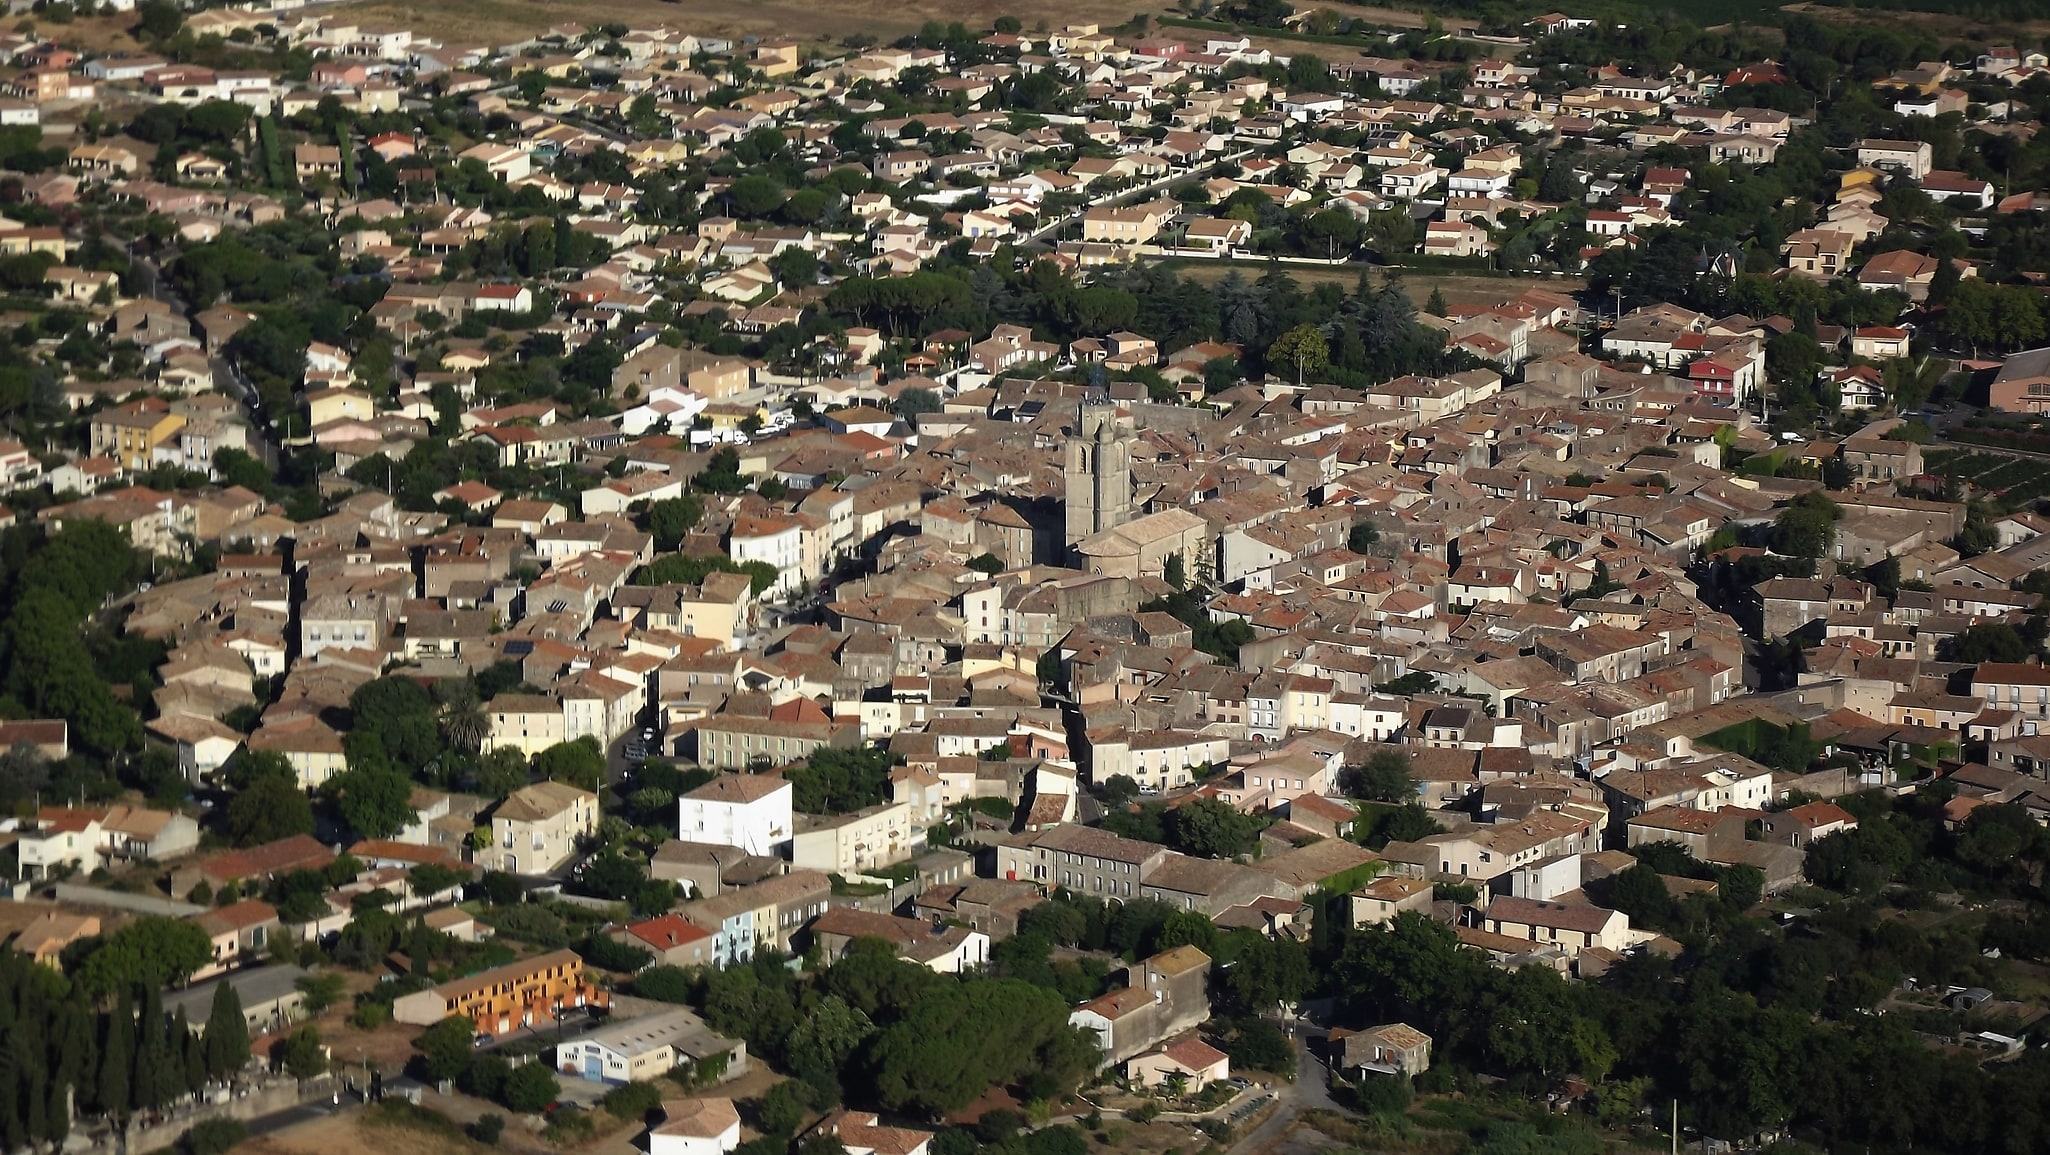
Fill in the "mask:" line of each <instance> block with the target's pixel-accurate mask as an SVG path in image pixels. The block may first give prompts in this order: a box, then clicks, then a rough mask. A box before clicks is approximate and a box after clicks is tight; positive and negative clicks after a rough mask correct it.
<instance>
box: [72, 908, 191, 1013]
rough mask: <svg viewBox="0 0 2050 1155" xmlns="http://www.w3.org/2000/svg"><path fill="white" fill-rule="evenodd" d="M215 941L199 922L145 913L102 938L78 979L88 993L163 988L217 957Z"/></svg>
mask: <svg viewBox="0 0 2050 1155" xmlns="http://www.w3.org/2000/svg"><path fill="white" fill-rule="evenodd" d="M213 953H214V951H213V940H212V939H210V938H208V937H207V933H206V932H205V931H204V930H201V929H200V928H199V926H198V925H197V924H195V923H191V922H187V921H185V920H183V919H175V918H165V917H163V916H161V915H153V914H152V915H143V916H142V917H141V918H138V919H136V920H135V921H134V922H131V923H129V924H128V925H126V926H124V927H122V928H121V929H120V930H117V931H115V932H114V933H113V934H111V935H108V936H107V937H106V938H104V939H101V940H100V944H99V946H98V947H96V948H95V949H94V950H93V952H92V953H91V954H89V955H87V956H86V957H85V962H84V963H83V965H81V966H80V967H79V970H78V974H77V978H78V981H79V983H80V984H81V985H83V986H84V987H85V989H86V990H88V991H90V992H92V993H94V994H108V993H112V992H114V991H121V990H129V989H132V988H134V987H137V986H144V987H157V988H161V987H163V986H164V985H165V984H166V983H170V982H173V981H176V980H178V979H183V978H185V977H186V976H187V975H190V974H191V973H192V972H193V971H196V970H198V969H199V968H200V967H202V966H204V965H206V964H207V963H208V962H209V961H211V960H212V959H213Z"/></svg>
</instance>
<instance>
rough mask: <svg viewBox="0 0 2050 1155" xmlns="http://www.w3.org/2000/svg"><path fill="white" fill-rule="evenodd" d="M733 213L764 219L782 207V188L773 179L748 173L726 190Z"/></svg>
mask: <svg viewBox="0 0 2050 1155" xmlns="http://www.w3.org/2000/svg"><path fill="white" fill-rule="evenodd" d="M726 197H727V200H728V201H729V202H730V203H731V204H732V205H733V211H734V212H735V213H737V214H739V215H740V216H743V217H765V216H768V215H769V214H770V213H772V212H775V211H776V210H777V209H778V208H781V207H782V205H783V199H784V194H783V186H782V185H780V184H778V183H777V182H776V179H775V178H774V177H769V176H764V175H762V174H760V173H749V174H748V175H746V176H743V177H741V178H740V179H739V180H736V181H734V182H733V184H732V186H731V187H729V188H728V189H727V190H726Z"/></svg>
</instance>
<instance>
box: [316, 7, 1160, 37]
mask: <svg viewBox="0 0 2050 1155" xmlns="http://www.w3.org/2000/svg"><path fill="white" fill-rule="evenodd" d="M342 9H343V10H344V11H347V12H349V13H351V14H353V15H355V16H356V17H358V18H359V19H362V20H366V21H370V22H385V23H391V24H399V25H403V26H405V27H408V28H412V29H415V30H417V31H420V32H423V33H426V34H428V35H431V36H440V37H446V38H449V39H455V40H466V41H475V40H485V41H491V40H498V39H506V38H512V37H516V36H520V35H524V34H527V33H532V32H537V31H540V30H541V29H544V28H547V27H549V26H550V25H554V24H562V23H568V22H573V21H574V22H582V23H586V24H596V23H605V22H608V21H619V22H622V23H643V22H655V23H666V24H671V25H674V26H675V27H678V28H682V29H686V30H689V31H694V32H708V33H718V34H722V35H742V34H754V35H761V36H788V37H791V38H794V39H797V40H817V39H827V40H831V39H836V38H838V37H841V36H846V35H850V34H852V33H857V32H860V33H867V34H869V35H871V36H875V37H878V38H881V39H888V38H892V37H896V36H901V35H903V34H904V33H907V32H915V31H917V29H918V27H919V26H920V25H921V24H924V23H925V22H926V21H928V20H939V21H944V22H953V21H956V20H958V21H960V22H961V23H963V24H966V25H967V26H968V27H969V28H971V29H987V28H988V27H989V26H990V24H991V23H992V22H994V21H995V20H996V18H997V17H999V16H1016V17H1018V18H1019V19H1020V20H1022V21H1024V22H1025V27H1026V28H1028V29H1031V28H1036V27H1042V26H1043V27H1046V28H1059V27H1061V26H1063V25H1066V24H1074V23H1084V22H1094V23H1096V24H1099V25H1103V26H1105V27H1110V26H1113V25H1118V24H1123V23H1124V22H1125V21H1127V20H1130V19H1131V18H1132V16H1133V14H1134V13H1138V12H1149V13H1150V12H1159V11H1164V10H1165V6H1164V5H1161V4H1158V3H1154V2H1152V0H1025V2H1021V0H687V2H679V3H669V2H667V0H438V2H435V3H424V2H417V0H416V2H408V0H363V2H362V3H357V4H345V5H343V6H342Z"/></svg>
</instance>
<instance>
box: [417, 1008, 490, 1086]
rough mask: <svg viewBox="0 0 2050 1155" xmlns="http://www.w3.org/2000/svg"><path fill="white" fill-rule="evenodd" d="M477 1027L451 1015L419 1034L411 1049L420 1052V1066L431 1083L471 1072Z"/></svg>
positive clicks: (465, 1018)
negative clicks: (473, 1040)
mask: <svg viewBox="0 0 2050 1155" xmlns="http://www.w3.org/2000/svg"><path fill="white" fill-rule="evenodd" d="M476 1030H477V1028H476V1024H474V1023H472V1022H471V1021H470V1019H469V1017H468V1016H466V1015H450V1016H448V1017H447V1018H445V1019H443V1020H441V1021H440V1022H438V1023H436V1024H434V1025H433V1026H431V1027H429V1028H427V1029H426V1030H425V1031H422V1032H421V1033H420V1037H418V1038H416V1039H414V1040H413V1049H414V1050H416V1051H419V1052H420V1066H421V1070H422V1071H424V1072H425V1073H426V1075H427V1077H428V1078H429V1079H430V1080H433V1081H434V1082H441V1081H443V1080H447V1079H454V1078H456V1077H458V1076H460V1075H461V1074H462V1073H463V1072H464V1071H467V1070H469V1069H470V1061H471V1059H473V1058H474V1057H475V1047H474V1046H472V1039H473V1037H474V1036H475V1034H476Z"/></svg>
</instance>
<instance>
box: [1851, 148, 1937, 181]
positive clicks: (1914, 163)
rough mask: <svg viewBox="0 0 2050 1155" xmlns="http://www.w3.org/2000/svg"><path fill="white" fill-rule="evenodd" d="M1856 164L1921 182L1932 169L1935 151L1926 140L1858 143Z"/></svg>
mask: <svg viewBox="0 0 2050 1155" xmlns="http://www.w3.org/2000/svg"><path fill="white" fill-rule="evenodd" d="M1857 152H1858V163H1859V164H1861V165H1865V166H1867V167H1870V168H1878V169H1885V170H1886V171H1888V172H1897V173H1900V174H1902V175H1903V176H1906V177H1909V178H1911V179H1913V180H1917V181H1919V180H1921V179H1922V178H1923V177H1926V176H1928V175H1929V170H1930V169H1931V168H1933V167H1934V165H1935V162H1934V156H1935V150H1934V149H1933V148H1932V147H1931V146H1930V144H1929V142H1928V141H1926V140H1873V139H1866V140H1861V141H1859V142H1858V145H1857Z"/></svg>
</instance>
